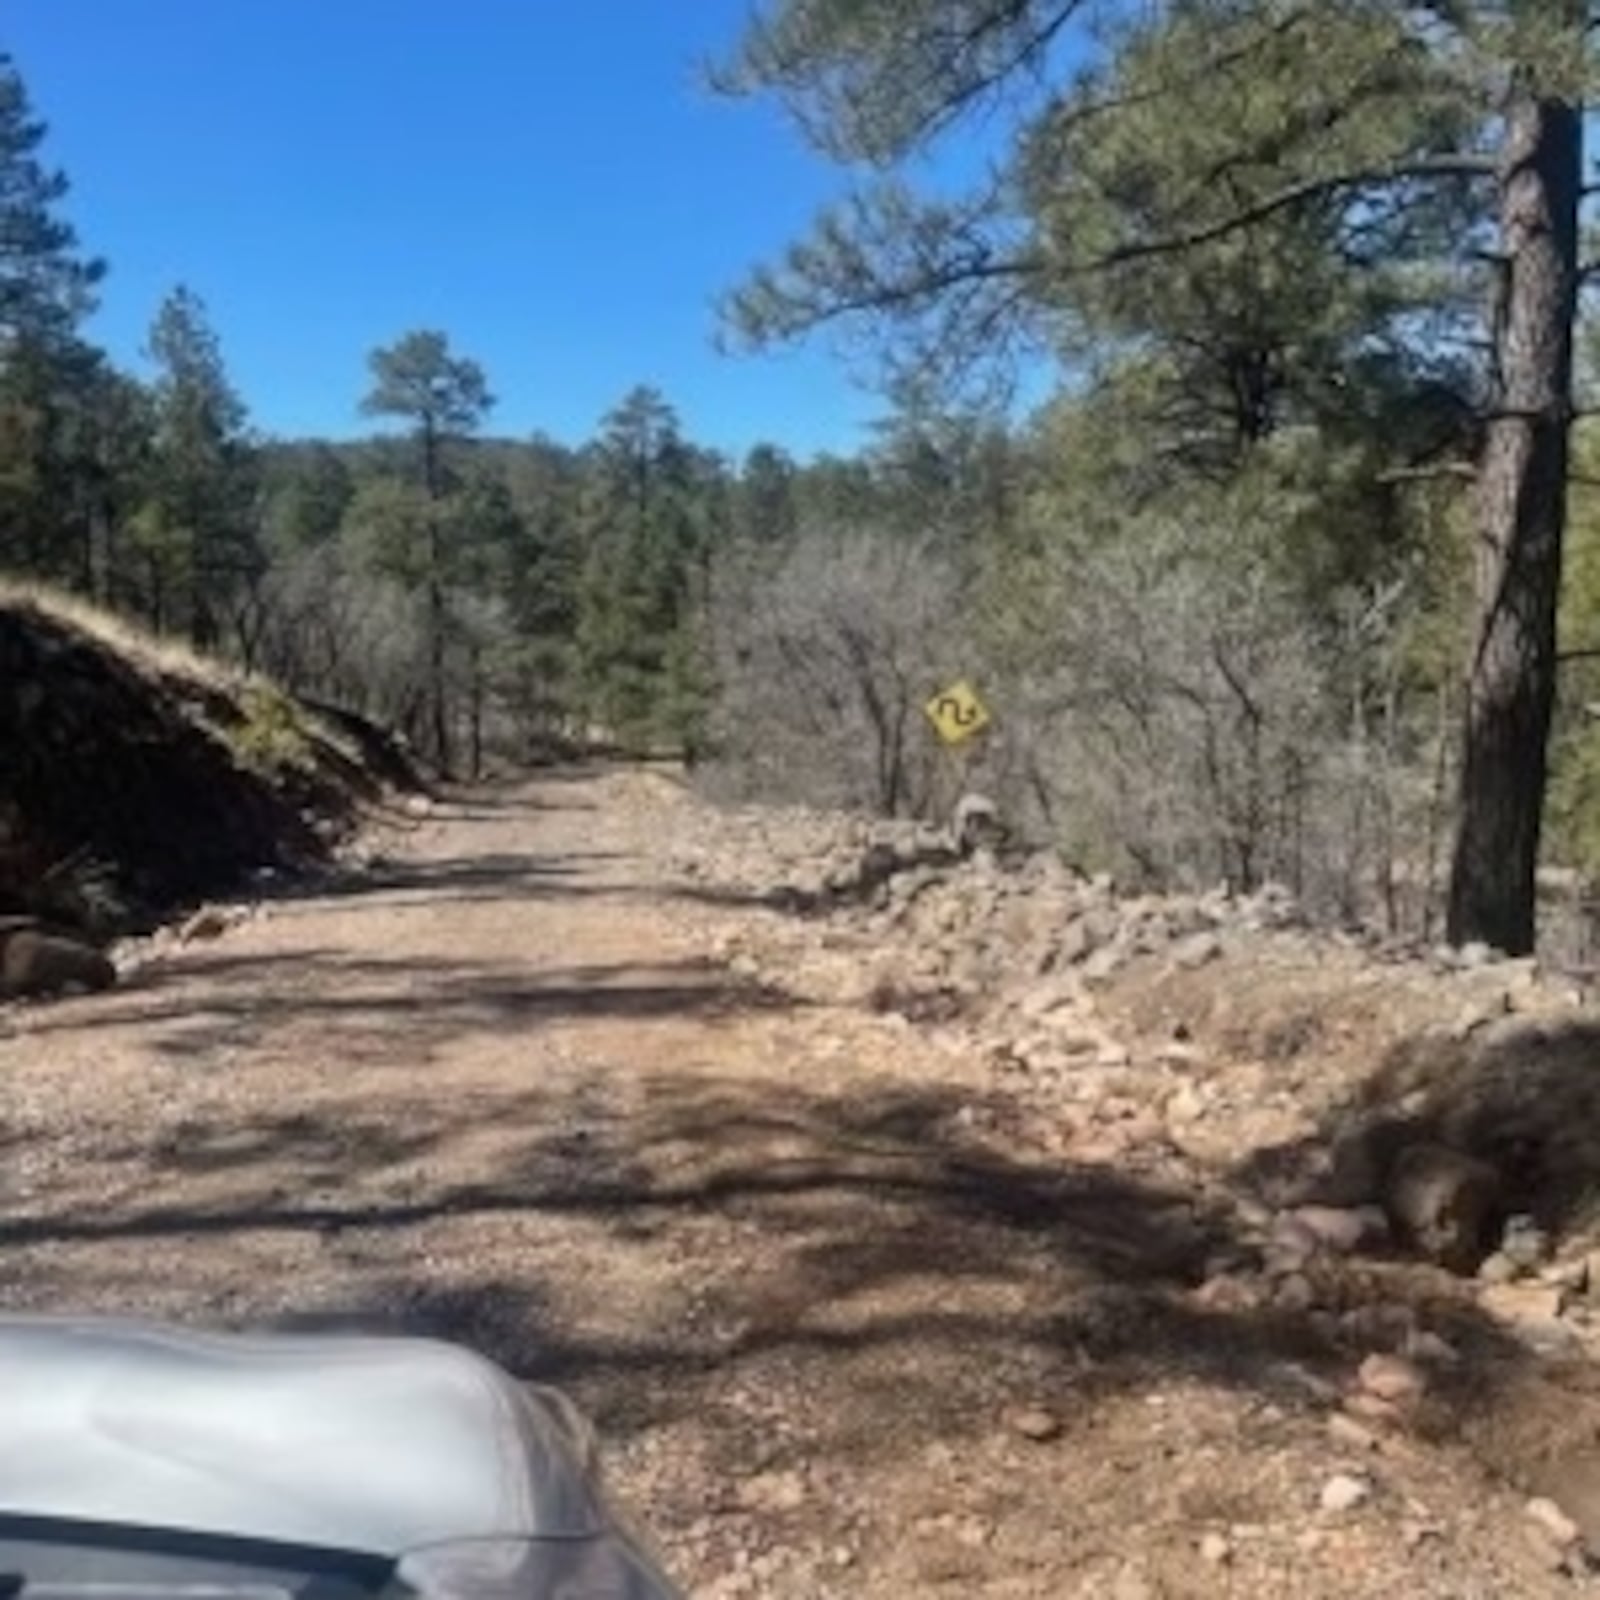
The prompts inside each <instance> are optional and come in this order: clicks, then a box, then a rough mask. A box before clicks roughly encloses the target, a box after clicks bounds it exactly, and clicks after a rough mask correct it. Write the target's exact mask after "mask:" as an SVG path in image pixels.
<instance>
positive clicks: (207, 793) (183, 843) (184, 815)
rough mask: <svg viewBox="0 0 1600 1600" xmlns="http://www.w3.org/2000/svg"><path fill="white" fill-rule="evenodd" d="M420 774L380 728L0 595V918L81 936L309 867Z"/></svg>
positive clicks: (119, 627)
mask: <svg viewBox="0 0 1600 1600" xmlns="http://www.w3.org/2000/svg"><path fill="white" fill-rule="evenodd" d="M421 784H422V779H421V776H420V774H419V773H418V772H417V770H416V768H415V766H414V765H413V764H412V763H411V761H410V759H409V757H408V756H407V755H406V754H405V752H404V751H403V750H402V749H401V748H400V747H399V746H398V745H397V744H396V743H395V742H394V741H393V740H392V739H390V738H389V736H388V735H387V734H385V733H384V732H383V731H382V730H381V729H378V728H376V727H374V726H373V725H371V724H370V723H367V722H366V721H365V720H364V719H362V718H360V717H357V716H355V715H354V714H353V713H349V712H344V711H339V710H337V709H335V708H329V707H316V708H313V707H311V706H308V705H306V704H304V703H303V702H300V701H297V700H295V699H294V698H292V697H291V696H289V695H287V694H284V693H283V692H282V691H280V690H278V689H276V688H275V687H274V686H272V685H271V684H269V683H266V682H264V681H262V680H259V679H255V678H248V677H245V676H242V675H240V674H238V673H236V672H234V671H231V670H230V669H228V668H226V667H225V666H223V665H221V664H220V663H217V662H212V661H208V660H205V659H203V658H201V657H198V656H195V655H194V654H192V653H190V652H188V651H185V650H182V649H180V648H177V647H174V646H172V645H170V644H167V643H164V642H162V641H158V640H155V639H152V638H149V637H148V636H145V635H142V634H140V633H139V632H138V631H137V630H135V629H132V628H129V627H128V626H126V625H124V624H121V623H118V622H116V621H115V620H114V619H112V618H110V617H108V616H106V615H104V614H102V613H99V612H96V611H94V610H92V609H90V608H87V607H85V606H82V605H80V604H77V603H75V602H71V601H67V600H64V599H62V598H60V597H58V596H53V595H49V594H45V593H40V592H37V591H31V590H16V589H11V590H5V589H0V913H3V914H7V915H10V916H12V917H13V918H15V917H17V916H19V915H21V914H33V915H37V916H40V917H42V918H44V919H45V920H46V921H49V922H53V923H56V924H61V925H64V926H66V927H69V928H74V929H76V930H78V931H81V932H87V933H90V934H93V935H101V936H103V935H105V934H107V933H109V932H111V931H113V930H117V929H119V928H125V927H127V926H129V925H137V924H138V923H140V922H141V921H146V922H147V921H148V920H150V919H151V918H153V917H156V916H159V915H161V914H162V913H164V912H168V911H170V910H172V909H173V908H174V907H177V906H181V905H183V904H185V903H187V902H191V901H194V900H197V899H199V898H201V897H203V896H206V895H210V894H216V893H219V892H225V891H229V890H236V889H238V888H239V887H241V886H242V885H243V884H245V883H246V882H247V881H248V880H249V878H250V876H251V874H253V873H262V872H285V871H292V870H295V869H297V868H305V867H310V866H316V865H319V864H322V863H325V862H326V861H327V859H328V854H329V851H330V849H331V848H332V847H333V846H334V844H335V843H336V842H337V841H338V840H340V839H341V838H343V837H345V836H346V835H347V834H348V833H349V832H350V830H351V829H352V827H353V826H354V825H355V824H356V822H357V821H358V819H359V815H360V813H361V811H362V808H363V807H366V806H371V805H375V804H378V803H380V802H382V801H383V800H384V799H385V798H386V797H387V796H389V795H391V794H393V793H394V792H396V791H397V790H400V791H406V790H416V789H418V788H420V787H421Z"/></svg>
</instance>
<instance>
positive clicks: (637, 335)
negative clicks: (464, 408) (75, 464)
mask: <svg viewBox="0 0 1600 1600" xmlns="http://www.w3.org/2000/svg"><path fill="white" fill-rule="evenodd" d="M745 10H746V0H607V3H605V4H598V3H585V0H458V3H457V4H455V5H453V6H447V5H441V4H439V3H438V0H9V3H8V4H7V6H6V12H5V17H6V26H5V29H4V33H3V43H4V47H5V48H6V49H8V50H10V51H11V52H12V53H13V55H14V56H15V57H16V60H17V64H18V66H19V67H20V69H21V71H22V73H23V76H24V79H25V81H26V82H27V84H28V87H29V91H30V93H31V95H32V97H33V100H34V103H35V106H36V108H37V110H38V111H39V113H40V114H41V115H42V116H43V117H44V118H45V119H46V120H47V121H48V122H49V123H50V129H51V132H50V139H49V143H48V146H47V149H46V155H47V157H48V159H49V160H50V161H51V162H52V163H54V164H56V165H58V166H61V167H63V168H64V169H65V170H66V172H67V174H68V176H69V177H70V179H71V180H72V184H73V192H72V197H71V201H70V205H69V214H70V216H71V218H72V220H73V221H74V223H75V224H76V226H77V228H78V230H79V233H80V235H81V237H82V239H83V241H84V243H85V245H86V246H87V247H88V248H89V249H91V250H92V251H94V252H95V253H98V254H101V255H103V256H104V257H105V258H106V259H107V261H108V262H109V264H110V269H111V275H110V277H109V279H108V281H107V284H106V287H105V293H104V303H103V306H102V309H101V312H100V314H99V316H98V317H97V319H96V321H95V324H94V326H93V329H92V331H93V333H94V336H95V337H96V338H97V339H98V340H99V341H100V342H101V343H103V344H104V345H105V346H106V347H107V348H109V349H110V350H111V351H112V353H113V354H114V355H115V356H116V357H117V358H118V359H119V360H122V361H124V362H127V363H129V364H136V363H137V361H138V357H139V352H140V349H141V347H142V345H143V342H144V336H145V331H146V329H147V328H148V326H149V323H150V319H151V317H152V315H153V313H154V311H155V309H156V306H157V304H158V303H159V301H160V300H161V298H162V296H163V295H164V294H165V293H166V292H167V291H168V290H169V289H170V288H171V287H173V285H175V284H177V283H179V282H183V283H187V284H188V285H189V286H190V287H191V288H193V289H195V290H196V291H197V292H198V293H199V294H200V295H201V296H202V297H203V298H204V299H205V301H206V302H207V304H208V306H209V307H210V310H211V315H212V320H213V323H214V324H215V326H216V328H217V331H218V333H219V335H220V337H221V339H222V343H223V349H224V353H225V355H226V358H227V361H228V364H229V370H230V372H231V373H232V375H233V378H234V380H235V382H236V384H237V386H238V387H239V389H240V390H241V391H242V393H243V394H244V396H245V398H246V400H247V401H248V403H249V405H250V407H251V413H252V417H253V419H254V421H255V423H256V425H257V426H258V427H260V428H262V429H264V430H266V431H269V432H272V433H277V434H283V435H299V434H308V433H325V434H333V435H345V434H350V433H356V432H360V431H363V429H364V424H363V423H362V421H361V419H360V418H359V416H358V415H357V410H356V407H357V403H358V401H359V399H360V396H361V394H362V391H363V388H364V386H365V379H366V355H367V352H368V351H370V350H371V349H372V348H373V347H374V346H376V345H379V344H383V343H386V342H388V341H389V340H391V339H393V338H394V337H395V336H397V335H398V334H400V333H402V332H404V331H406V330H407V329H409V328H414V327H439V328H442V329H444V330H445V331H446V332H447V333H448V334H449V335H450V337H451V340H452V342H453V344H454V345H455V346H456V348H457V349H458V350H460V351H461V352H462V353H464V354H468V355H471V356H473V357H475V358H476V359H477V360H479V361H480V362H481V363H482V364H483V366H484V368H485V369H486V371H487V372H488V374H489V377H490V381H491V385H492V387H493V389H494V391H495V393H496V395H497V396H498V397H499V400H500V404H499V407H498V409H497V411H496V413H495V417H494V419H493V427H494V431H496V432H499V433H507V434H525V433H529V432H532V431H534V430H535V429H542V430H544V431H547V432H550V433H553V434H555V435H556V436H557V437H560V438H566V439H569V440H575V439H579V438H582V437H584V436H586V435H587V434H588V433H589V432H590V431H591V430H592V428H593V427H594V424H595V423H596V421H597V420H598V419H599V417H600V416H601V415H602V414H603V413H604V412H605V411H606V410H607V409H608V408H609V407H610V406H611V405H613V404H614V403H615V402H616V400H617V399H619V398H620V397H621V395H622V394H623V393H624V391H625V390H626V389H628V388H629V387H630V386H631V385H633V384H635V383H639V382H647V383H653V384H656V385H657V386H658V387H660V388H661V389H662V390H664V391H665V393H666V394H667V396H668V398H669V399H670V400H671V401H672V402H673V403H674V404H675V405H676V406H677V407H678V409H679V411H680V413H681V415H682V416H683V419H684V421H685V424H686V425H687V427H688V429H689V431H690V433H691V434H692V435H693V436H694V437H695V438H697V439H698V440H700V441H702V442H704V443H706V444H710V445H715V446H717V447H719V448H723V449H727V450H730V451H734V452H738V451H742V450H743V449H745V448H746V447H748V446H749V445H750V444H751V443H753V442H755V441H756V440H758V439H762V438H770V439H774V440H776V441H778V442H780V443H783V444H786V445H787V446H788V447H789V448H790V449H792V450H794V451H795V452H796V453H797V454H807V453H810V452H812V451H814V450H816V449H823V448H832V449H848V448H850V447H852V446H853V445H855V444H858V443H860V442H862V439H863V436H864V435H863V431H862V430H863V424H864V423H865V422H866V420H867V419H868V418H870V417H871V416H872V415H874V414H875V413H876V411H877V410H878V405H877V403H876V401H875V400H874V398H873V397H872V396H870V395H868V394H865V393H863V392H862V391H861V390H860V389H859V388H857V387H856V386H854V385H853V384H852V383H851V381H850V380H849V378H848V376H847V375H846V373H845V371H844V370H843V368H842V367H841V365H840V364H839V363H838V362H837V361H835V360H834V359H832V358H831V357H830V355H829V353H828V352H827V350H826V349H825V348H821V347H819V348H812V349H806V350H802V351H800V352H798V353H793V354H785V355H782V356H779V357H775V358H762V359H748V358H738V359H735V358H729V357H723V356H719V355H717V354H716V353H715V351H714V350H713V349H712V348H711V342H710V340H711V333H712V330H713V326H714V318H713V311H712V303H713V300H714V298H715V296H716V295H717V294H718V293H719V292H720V291H721V290H723V289H725V288H727V287H728V286H730V285H731V284H732V283H734V282H735V281H736V280H737V279H739V278H740V277H741V275H742V274H743V272H744V271H745V270H746V269H747V268H748V267H749V266H750V265H751V264H753V263H754V262H756V261H758V260H760V259H762V258H764V257H768V256H770V255H772V254H773V253H774V252H775V251H777V250H778V249H780V248H781V247H782V245H783V244H784V243H785V241H787V240H788V239H789V238H791V237H792V236H794V235H795V234H796V233H798V232H800V231H802V230H803V229H804V228H805V226H806V224H807V222H808V221H809V219H810V218H811V217H812V215H813V214H814V213H815V211H816V210H817V208H818V207H819V206H820V205H821V204H822V203H823V202H824V201H825V200H826V199H828V198H829V197H830V196H832V195H835V194H837V193H838V192H839V191H840V189H841V188H842V186H843V184H844V182H845V179H844V176H843V175H842V174H840V173H839V172H837V171H836V170H833V169H830V168H829V167H827V166H826V165H824V164H823V163H822V162H821V161H820V160H819V159H817V158H816V157H814V156H813V155H812V154H811V153H810V152H809V151H808V150H807V149H806V148H805V147H804V145H803V144H802V143H801V141H800V139H799V136H798V135H797V134H796V133H794V132H793V131H792V129H790V128H789V127H788V126H787V125H786V124H785V123H784V122H783V121H782V119H781V118H780V116H779V114H778V112H777V111H776V109H775V108H774V107H772V106H770V105H766V104H760V103H752V102H748V101H744V102H727V101H721V100H717V99H715V98H714V97H712V96H710V95H709V94H708V93H707V92H706V91H705V90H704V89H702V88H701V87H700V85H699V83H698V80H697V72H696V67H697V63H698V62H699V61H700V60H701V59H703V58H704V57H705V56H706V55H708V54H715V53H719V52H720V51H721V50H722V49H723V48H724V47H726V46H727V44H728V43H729V42H730V41H731V40H733V39H734V38H736V37H737V34H738V31H739V26H740V22H741V19H742V17H743V15H744V13H745Z"/></svg>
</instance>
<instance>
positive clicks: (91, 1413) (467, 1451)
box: [0, 1317, 604, 1559]
mask: <svg viewBox="0 0 1600 1600" xmlns="http://www.w3.org/2000/svg"><path fill="white" fill-rule="evenodd" d="M591 1485H592V1480H591V1476H590V1473H589V1470H588V1462H587V1460H586V1451H585V1446H584V1444H583V1442H582V1435H581V1432H580V1431H579V1428H578V1426H577V1425H576V1424H574V1423H573V1422H572V1420H571V1414H570V1412H568V1411H567V1410H566V1409H565V1408H564V1407H563V1406H562V1405H561V1403H560V1402H559V1400H558V1399H553V1400H552V1403H551V1404H550V1405H549V1406H548V1407H547V1406H545V1405H544V1404H543V1403H542V1402H537V1401H534V1400H530V1399H529V1398H527V1397H526V1396H525V1394H524V1391H523V1389H522V1387H521V1386H520V1385H519V1384H517V1383H515V1382H514V1381H513V1380H511V1379H509V1378H508V1377H507V1376H506V1375H505V1374H504V1373H502V1372H500V1371H499V1370H498V1369H497V1368H496V1367H494V1366H492V1365H490V1364H489V1363H488V1362H485V1361H482V1360H480V1359H479V1358H477V1357H476V1356H474V1355H472V1354H471V1353H470V1352H468V1351H465V1350H462V1349H458V1348H456V1347H455V1346H451V1345H445V1344H437V1343H433V1342H431V1341H425V1340H415V1339H352V1338H346V1337H342V1336H327V1335H324V1336H283V1337H278V1336H271V1337H249V1336H236V1335H210V1334H194V1333H188V1332H178V1331H174V1330H171V1329H166V1328H160V1327H155V1326H149V1325H144V1324H139V1323H115V1322H102V1321H98V1320H93V1321H91V1320H85V1321H81V1322H79V1321H73V1320H62V1319H49V1318H38V1319H35V1318H5V1317H0V1512H10V1513H14V1514H23V1515H35V1516H46V1517H52V1518H63V1519H72V1520H78V1519H81V1520H84V1521H89V1522H102V1523H128V1524H138V1525H143V1526H147V1527H181V1528H186V1529H192V1530H195V1531H197V1532H204V1533H215V1534H220V1535H235V1536H243V1537H253V1538H258V1539H268V1540H278V1541H283V1542H285V1543H300V1544H306V1545H319V1546H326V1547H332V1548H339V1549H347V1550H359V1551H365V1552H369V1553H371V1554H374V1555H381V1556H392V1557H394V1558H396V1559H399V1558H400V1557H402V1556H403V1555H404V1554H405V1553H406V1552H409V1551H415V1550H418V1549H420V1548H424V1547H428V1546H432V1545H439V1544H444V1543H449V1542H456V1541H464V1540H493V1539H521V1540H527V1539H580V1538H586V1537H591V1536H593V1535H596V1534H598V1533H601V1532H603V1531H604V1518H603V1513H602V1510H601V1507H600V1505H599V1503H598V1499H597V1496H596V1494H595V1492H594V1491H593V1489H592V1486H591Z"/></svg>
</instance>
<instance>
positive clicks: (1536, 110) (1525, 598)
mask: <svg viewBox="0 0 1600 1600" xmlns="http://www.w3.org/2000/svg"><path fill="white" fill-rule="evenodd" d="M1563 3H1565V0H1563ZM1582 161H1583V125H1582V116H1581V111H1580V108H1579V106H1578V105H1577V103H1576V102H1575V100H1572V99H1568V98H1564V97H1553V96H1550V95H1549V94H1548V93H1544V94H1541V93H1540V92H1538V91H1536V90H1535V89H1533V88H1532V87H1530V86H1528V85H1527V84H1526V82H1524V84H1523V86H1522V87H1520V88H1513V90H1512V92H1511V96H1510V100H1509V104H1508V106H1507V111H1506V125H1505V142H1504V148H1503V150H1502V152H1501V167H1500V180H1499V181H1500V206H1499V209H1500V233H1501V242H1502V248H1503V251H1504V261H1503V263H1502V265H1501V272H1502V275H1503V276H1502V281H1501V285H1500V291H1499V295H1498V299H1497V303H1496V307H1495V326H1494V360H1495V384H1494V393H1493V396H1492V399H1491V414H1490V418H1489V423H1488V428H1487V432H1486V436H1485V442H1484V450H1483V458H1482V461H1481V463H1480V466H1479V471H1478V485H1477V490H1478V505H1477V519H1478V550H1477V571H1476V583H1477V595H1476V619H1475V629H1474V639H1473V646H1472V655H1471V660H1470V663H1469V666H1468V671H1467V682H1466V729H1465V741H1464V747H1463V761H1462V771H1461V782H1460V796H1459V803H1460V820H1459V824H1458V831H1457V835H1456V843H1455V855H1454V859H1453V862H1452V865H1451V873H1450V899H1449V914H1448V920H1447V931H1448V936H1449V939H1450V941H1451V943H1453V944H1464V943H1467V942H1469V941H1473V940H1481V941H1483V942H1484V943H1486V944H1489V945H1491V946H1493V947H1494V948H1495V949H1498V950H1504V951H1507V952H1508V953H1510V954H1513V955H1523V954H1526V953H1527V952H1529V951H1530V950H1532V948H1533V943H1534V921H1535V901H1536V873H1537V868H1538V861H1539V827H1540V820H1541V813H1542V811H1543V807H1544V793H1545V782H1546V775H1547V754H1546V749H1547V744H1548V740H1549V734H1550V718H1551V713H1552V710H1553V709H1554V705H1555V691H1556V601H1557V598H1558V595H1559V591H1560V586H1561V539H1562V532H1563V529H1564V526H1565V521H1566V487H1567V454H1568V435H1569V431H1570V428H1571V421H1572V336H1573V320H1574V316H1575V311H1576V299H1577V280H1578V202H1579V196H1580V190H1581V185H1582V178H1581V170H1582Z"/></svg>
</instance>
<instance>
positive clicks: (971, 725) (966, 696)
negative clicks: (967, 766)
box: [923, 679, 989, 744]
mask: <svg viewBox="0 0 1600 1600" xmlns="http://www.w3.org/2000/svg"><path fill="white" fill-rule="evenodd" d="M923 709H924V710H925V711H926V712H927V714H928V720H929V721H930V722H931V723H932V724H933V726H934V728H935V730H936V731H937V733H938V735H939V737H940V738H941V739H943V740H944V742H945V743H946V744H960V743H961V742H962V740H964V739H970V738H971V737H972V736H973V734H975V733H977V732H979V731H980V730H981V729H983V728H986V727H988V726H989V713H988V711H987V710H986V709H985V708H984V704H983V702H982V701H981V700H980V699H979V698H978V696H977V693H976V692H975V691H974V689H973V687H972V685H971V684H970V683H967V682H966V681H965V680H964V679H963V680H962V681H961V682H960V683H953V684H951V685H950V687H949V688H948V689H946V690H945V691H944V692H943V693H942V694H937V695H935V696H934V697H933V699H931V700H930V701H929V702H928V703H927V705H926V706H925V707H923Z"/></svg>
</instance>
